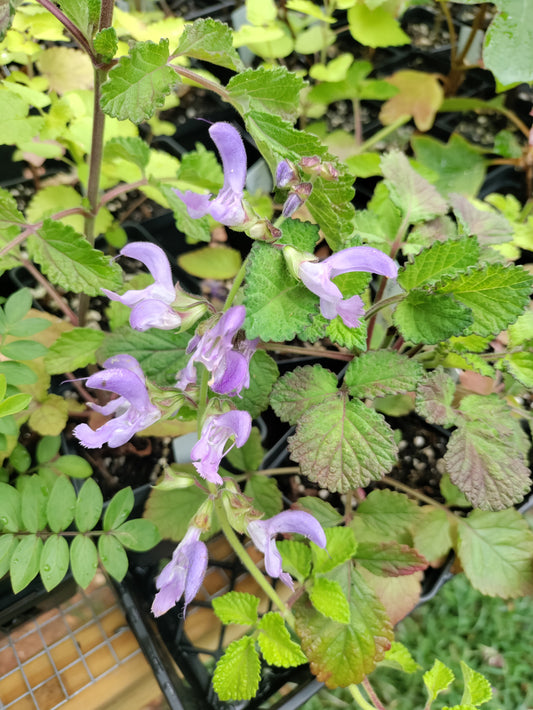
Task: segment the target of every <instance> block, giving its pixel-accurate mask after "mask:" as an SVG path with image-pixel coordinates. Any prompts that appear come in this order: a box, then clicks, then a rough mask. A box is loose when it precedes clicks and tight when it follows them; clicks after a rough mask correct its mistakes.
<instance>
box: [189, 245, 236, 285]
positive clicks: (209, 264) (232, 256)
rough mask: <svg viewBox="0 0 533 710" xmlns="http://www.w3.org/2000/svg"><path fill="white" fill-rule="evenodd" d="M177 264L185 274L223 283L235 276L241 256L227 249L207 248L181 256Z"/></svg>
mask: <svg viewBox="0 0 533 710" xmlns="http://www.w3.org/2000/svg"><path fill="white" fill-rule="evenodd" d="M178 264H179V265H180V266H181V268H182V269H184V270H185V271H187V273H189V274H192V275H193V276H197V277H198V278H200V279H217V280H219V281H225V280H227V279H232V278H233V277H234V276H236V275H237V272H238V271H239V269H240V268H241V255H240V253H239V252H238V251H237V250H236V249H230V248H229V247H225V246H218V247H217V246H214V247H210V246H209V247H202V248H201V249H196V250H195V251H188V252H186V253H185V254H181V255H180V256H179V257H178Z"/></svg>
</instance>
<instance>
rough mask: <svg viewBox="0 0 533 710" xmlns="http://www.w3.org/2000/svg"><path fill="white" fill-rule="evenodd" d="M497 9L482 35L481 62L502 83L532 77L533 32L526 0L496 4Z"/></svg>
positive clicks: (520, 80) (507, 0) (529, 7)
mask: <svg viewBox="0 0 533 710" xmlns="http://www.w3.org/2000/svg"><path fill="white" fill-rule="evenodd" d="M496 4H497V6H498V9H499V10H500V12H498V14H497V15H496V17H495V18H494V20H493V21H492V23H491V25H490V27H489V29H488V30H487V34H486V37H485V47H484V50H483V61H484V64H485V66H486V67H487V69H489V70H490V71H491V72H492V73H493V74H494V76H495V77H496V78H497V80H498V81H499V82H500V84H502V85H503V86H506V85H508V84H520V83H522V82H528V83H529V82H530V81H532V80H533V32H532V29H531V22H530V20H531V15H530V12H531V5H530V4H529V2H528V0H505V2H498V3H496Z"/></svg>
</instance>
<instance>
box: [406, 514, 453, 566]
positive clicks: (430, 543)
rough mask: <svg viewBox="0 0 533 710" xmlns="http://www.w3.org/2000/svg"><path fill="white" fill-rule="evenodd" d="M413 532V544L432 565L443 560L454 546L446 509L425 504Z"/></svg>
mask: <svg viewBox="0 0 533 710" xmlns="http://www.w3.org/2000/svg"><path fill="white" fill-rule="evenodd" d="M420 512H421V513H422V515H420V517H419V518H418V520H417V523H416V526H414V532H413V544H414V546H415V548H416V549H417V550H418V552H420V554H421V555H423V556H424V557H425V559H426V560H427V561H428V562H429V564H430V565H431V564H432V563H434V562H435V563H436V562H438V561H439V560H442V558H443V557H445V555H447V554H448V553H449V551H450V550H451V548H452V538H451V534H450V529H451V526H450V520H449V518H448V515H447V514H446V511H445V510H442V509H441V508H433V507H432V506H430V505H425V506H422V508H420Z"/></svg>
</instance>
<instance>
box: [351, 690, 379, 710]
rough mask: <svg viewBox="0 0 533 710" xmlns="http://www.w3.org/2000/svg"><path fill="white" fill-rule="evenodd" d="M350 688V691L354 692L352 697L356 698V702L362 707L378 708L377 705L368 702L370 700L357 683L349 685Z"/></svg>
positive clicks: (364, 709) (369, 709)
mask: <svg viewBox="0 0 533 710" xmlns="http://www.w3.org/2000/svg"><path fill="white" fill-rule="evenodd" d="M348 690H349V691H350V693H351V694H352V698H353V699H354V700H355V702H356V703H357V704H358V705H359V707H360V708H362V709H363V710H378V708H377V707H376V706H375V705H372V704H371V703H369V702H368V700H365V698H364V696H363V694H362V693H361V691H360V690H359V688H358V687H357V686H356V685H349V686H348Z"/></svg>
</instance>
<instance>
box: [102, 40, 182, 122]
mask: <svg viewBox="0 0 533 710" xmlns="http://www.w3.org/2000/svg"><path fill="white" fill-rule="evenodd" d="M168 59H169V53H168V39H161V41H160V42H159V44H154V43H153V42H142V43H138V44H136V45H135V46H134V47H133V49H132V50H131V54H130V55H129V56H124V57H121V58H120V59H119V61H118V64H116V65H115V66H114V67H113V69H111V71H110V72H109V74H108V79H107V81H106V82H105V83H104V84H103V86H102V99H101V106H102V109H103V110H104V112H105V113H106V114H107V115H108V116H113V117H114V118H118V119H119V120H121V121H124V120H126V119H129V120H130V121H133V123H142V121H146V120H147V119H148V118H151V116H153V115H154V113H155V111H156V109H157V108H161V107H162V106H163V104H164V102H165V96H167V95H168V94H169V93H170V92H171V90H172V87H173V86H174V84H175V83H176V81H177V76H176V73H175V71H174V69H172V67H169V66H167V62H168Z"/></svg>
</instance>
